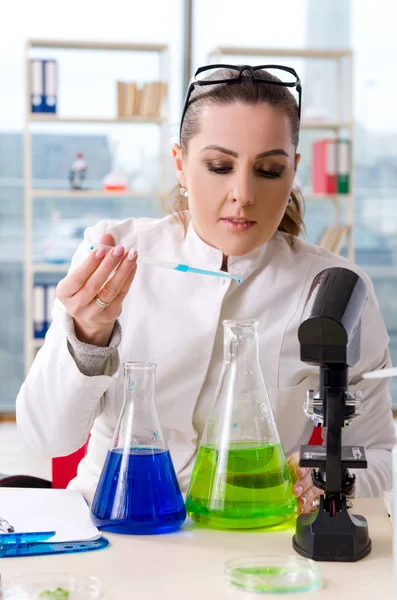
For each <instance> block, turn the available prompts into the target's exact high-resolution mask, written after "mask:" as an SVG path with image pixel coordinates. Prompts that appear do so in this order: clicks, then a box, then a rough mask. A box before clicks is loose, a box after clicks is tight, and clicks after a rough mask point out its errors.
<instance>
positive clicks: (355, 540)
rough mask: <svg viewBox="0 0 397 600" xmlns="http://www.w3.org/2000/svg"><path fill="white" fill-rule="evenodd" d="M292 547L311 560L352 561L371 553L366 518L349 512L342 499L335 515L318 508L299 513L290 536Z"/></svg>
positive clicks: (321, 507)
mask: <svg viewBox="0 0 397 600" xmlns="http://www.w3.org/2000/svg"><path fill="white" fill-rule="evenodd" d="M292 545H293V547H294V550H296V552H297V553H298V554H300V555H301V556H305V557H306V558H311V559H313V560H319V561H320V560H323V561H339V562H355V561H357V560H360V559H362V558H364V557H365V556H367V554H369V553H370V552H371V546H372V544H371V539H370V537H369V534H368V523H367V520H366V519H365V518H364V517H362V516H361V515H352V514H350V513H349V512H348V510H347V508H346V500H345V499H344V500H343V505H342V510H341V511H340V512H337V513H336V515H335V516H334V517H331V515H330V514H329V513H328V512H327V511H326V510H324V508H323V498H321V500H320V508H319V509H318V510H317V511H316V512H315V513H311V514H308V515H300V516H299V517H298V519H297V522H296V531H295V535H294V537H293V539H292Z"/></svg>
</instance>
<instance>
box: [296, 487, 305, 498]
mask: <svg viewBox="0 0 397 600" xmlns="http://www.w3.org/2000/svg"><path fill="white" fill-rule="evenodd" d="M302 492H303V487H302V486H301V485H298V487H297V488H295V494H296V495H297V496H300V495H301V493H302Z"/></svg>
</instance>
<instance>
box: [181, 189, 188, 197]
mask: <svg viewBox="0 0 397 600" xmlns="http://www.w3.org/2000/svg"><path fill="white" fill-rule="evenodd" d="M179 194H180V195H181V196H183V197H184V198H187V197H188V191H187V189H186V188H184V187H182V186H181V187H180V188H179Z"/></svg>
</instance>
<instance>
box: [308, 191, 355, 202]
mask: <svg viewBox="0 0 397 600" xmlns="http://www.w3.org/2000/svg"><path fill="white" fill-rule="evenodd" d="M302 196H303V199H304V200H331V201H332V202H334V201H335V200H350V199H351V198H352V194H313V193H312V192H307V193H306V192H303V191H302Z"/></svg>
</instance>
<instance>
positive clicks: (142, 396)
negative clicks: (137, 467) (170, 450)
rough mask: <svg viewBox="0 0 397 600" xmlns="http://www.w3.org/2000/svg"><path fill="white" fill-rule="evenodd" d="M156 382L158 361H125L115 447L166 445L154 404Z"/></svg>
mask: <svg viewBox="0 0 397 600" xmlns="http://www.w3.org/2000/svg"><path fill="white" fill-rule="evenodd" d="M155 383H156V365H155V364H153V363H125V364H124V404H123V408H122V410H121V413H120V417H119V421H118V423H117V427H116V431H115V435H114V438H113V444H112V446H113V449H114V448H121V447H122V448H126V447H129V448H131V449H134V448H138V447H156V448H162V449H164V450H166V449H167V446H166V443H165V440H164V438H163V434H162V431H161V426H160V422H159V418H158V415H157V410H156V405H155Z"/></svg>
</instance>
